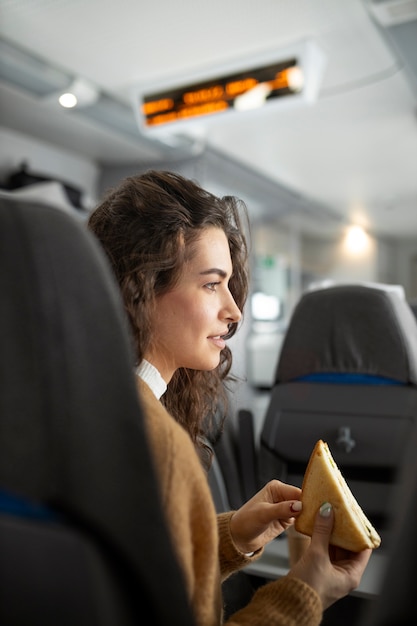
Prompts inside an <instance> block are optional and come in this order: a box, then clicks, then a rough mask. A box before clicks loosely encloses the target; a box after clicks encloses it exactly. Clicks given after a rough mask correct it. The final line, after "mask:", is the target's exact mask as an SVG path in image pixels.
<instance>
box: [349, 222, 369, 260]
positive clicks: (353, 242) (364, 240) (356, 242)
mask: <svg viewBox="0 0 417 626" xmlns="http://www.w3.org/2000/svg"><path fill="white" fill-rule="evenodd" d="M344 242H345V247H346V250H347V251H348V252H350V253H351V254H360V253H361V252H364V251H365V250H366V248H367V247H368V246H369V236H368V235H367V233H366V232H365V230H364V229H363V228H362V226H349V228H348V230H347V232H346V235H345V240H344Z"/></svg>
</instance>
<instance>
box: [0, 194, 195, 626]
mask: <svg viewBox="0 0 417 626" xmlns="http://www.w3.org/2000/svg"><path fill="white" fill-rule="evenodd" d="M0 294H1V297H0V329H1V330H0V332H1V350H0V492H4V493H8V494H11V495H12V496H17V497H18V498H22V499H23V500H25V501H27V502H28V503H30V504H32V503H35V504H37V505H41V506H43V507H45V508H46V509H47V510H52V511H54V512H58V513H59V514H60V515H61V516H62V517H61V519H59V520H58V521H52V522H49V521H42V520H39V519H31V518H29V517H28V518H25V516H23V517H21V516H19V515H18V516H16V515H15V514H13V513H12V512H10V511H7V510H6V511H4V510H3V511H1V512H0V518H1V524H0V539H1V541H0V623H1V624H7V625H8V626H17V625H18V626H26V624H27V625H28V626H37V625H38V624H39V625H42V626H49V625H51V626H52V624H54V626H57V625H58V624H59V625H60V626H63V625H65V624H70V623H71V620H72V624H77V625H79V624H84V623H85V624H89V626H94V625H95V624H97V625H100V626H105V625H106V624H108V625H109V626H114V625H115V624H117V626H124V625H125V624H138V623H142V622H143V620H144V615H146V614H147V618H146V619H147V622H146V623H149V624H161V625H162V624H163V625H166V624H178V625H181V626H184V624H191V623H192V620H191V616H190V613H189V610H188V606H187V602H186V598H185V591H184V587H183V585H182V579H181V575H180V571H179V568H178V566H177V563H176V561H175V560H174V557H173V552H172V549H171V544H170V540H169V537H168V533H167V529H166V526H165V520H164V518H163V511H162V509H161V505H160V502H159V499H158V486H157V481H156V479H155V474H154V471H153V466H152V461H151V457H150V452H149V450H148V447H147V441H146V437H145V431H144V424H143V420H142V414H141V409H140V406H139V401H138V398H137V392H136V385H135V380H134V375H133V369H132V363H133V359H132V355H131V352H130V345H129V340H128V333H127V327H126V321H125V316H124V313H123V309H122V306H121V302H120V296H119V290H118V288H117V287H116V284H115V283H114V282H113V277H112V275H111V273H110V270H109V268H108V266H107V262H106V260H105V258H104V255H103V254H102V252H101V249H99V246H98V244H97V243H96V241H95V240H93V237H92V235H91V234H90V233H89V232H87V229H86V226H85V225H84V224H83V223H81V222H80V221H79V220H77V219H76V218H73V217H72V216H71V215H69V214H67V213H65V212H63V211H61V210H59V209H55V208H51V207H42V206H37V205H30V204H24V203H21V202H18V201H12V200H4V199H3V200H1V204H0ZM12 546H14V548H15V549H14V550H13V549H11V547H12ZM68 546H70V549H68ZM71 546H72V548H71ZM70 555H72V557H73V558H70ZM57 581H61V582H62V581H66V583H65V584H64V583H63V582H62V584H57ZM81 588H82V589H83V590H84V592H85V593H84V596H85V597H84V599H83V597H82V593H81V591H82V589H81ZM34 590H36V593H34ZM57 598H58V601H56V599H57ZM52 606H53V607H54V610H55V612H53V611H52V612H51V610H50V609H51V607H52ZM77 607H78V608H77ZM74 612H75V614H74Z"/></svg>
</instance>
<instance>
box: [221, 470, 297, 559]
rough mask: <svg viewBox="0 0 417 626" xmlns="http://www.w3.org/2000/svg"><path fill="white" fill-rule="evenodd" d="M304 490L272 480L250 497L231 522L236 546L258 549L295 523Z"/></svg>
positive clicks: (251, 550)
mask: <svg viewBox="0 0 417 626" xmlns="http://www.w3.org/2000/svg"><path fill="white" fill-rule="evenodd" d="M300 496H301V489H299V488H298V487H293V486H292V485H287V484H285V483H282V482H281V481H279V480H271V481H270V482H269V483H267V484H266V485H265V487H263V489H261V490H260V491H258V493H256V494H255V495H254V496H253V497H252V498H251V499H250V500H248V501H247V502H246V503H245V504H244V505H243V506H242V507H240V509H239V510H238V511H236V512H235V513H234V514H233V516H232V518H231V521H230V530H231V533H232V538H233V541H234V543H235V545H236V547H237V548H238V549H239V550H240V551H241V552H243V553H245V554H247V553H250V552H256V551H257V550H259V549H260V548H263V546H264V545H265V544H267V543H269V542H270V541H272V539H274V538H275V537H277V536H278V535H280V534H281V533H282V532H283V531H284V530H286V529H287V528H288V526H291V524H293V523H294V518H295V517H296V516H297V515H298V514H299V513H300V511H301V502H300Z"/></svg>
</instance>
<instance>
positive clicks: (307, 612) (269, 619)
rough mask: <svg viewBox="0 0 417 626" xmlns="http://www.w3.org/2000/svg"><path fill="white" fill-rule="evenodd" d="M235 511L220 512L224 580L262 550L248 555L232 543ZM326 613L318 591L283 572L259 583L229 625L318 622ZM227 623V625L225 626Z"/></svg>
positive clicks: (308, 624) (295, 625) (301, 625)
mask: <svg viewBox="0 0 417 626" xmlns="http://www.w3.org/2000/svg"><path fill="white" fill-rule="evenodd" d="M232 515H233V511H230V512H228V513H220V514H218V515H217V526H218V529H219V561H220V571H221V576H222V580H225V579H226V578H227V577H228V576H229V575H230V574H231V573H232V572H234V571H237V570H240V569H242V568H244V567H245V566H246V565H248V564H249V563H250V562H251V561H253V560H255V559H257V558H259V556H260V555H261V554H262V552H263V550H259V551H257V552H255V554H254V555H253V556H252V557H247V556H245V555H244V554H242V553H241V552H239V550H237V548H236V546H235V545H234V543H233V539H232V536H231V534H230V518H231V517H232ZM322 616H323V612H322V604H321V600H320V598H319V596H318V595H317V593H316V592H315V591H314V590H313V589H312V588H311V587H310V586H309V585H307V584H306V583H304V582H303V581H301V580H299V579H298V578H288V577H286V576H284V577H283V578H281V579H279V580H275V581H272V582H270V583H267V584H266V585H263V586H262V587H260V588H259V589H258V590H257V591H256V593H255V594H254V596H253V598H252V600H251V602H250V603H249V604H248V605H246V606H245V607H244V608H243V609H241V610H240V611H238V612H236V613H235V614H234V615H232V616H231V617H230V618H229V620H228V621H227V622H226V624H227V626H246V625H248V626H249V625H250V626H264V625H265V624H268V626H318V625H319V624H320V623H321V620H322ZM226 624H225V626H226Z"/></svg>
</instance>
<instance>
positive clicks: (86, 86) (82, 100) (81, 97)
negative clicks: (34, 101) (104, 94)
mask: <svg viewBox="0 0 417 626" xmlns="http://www.w3.org/2000/svg"><path fill="white" fill-rule="evenodd" d="M98 97H99V92H98V90H97V89H96V87H94V85H92V84H91V83H89V82H88V81H87V80H85V79H84V78H76V79H75V80H74V81H73V83H72V84H71V85H70V86H69V87H68V89H66V90H65V92H63V93H61V94H60V95H59V98H58V101H59V104H60V105H61V106H63V107H65V108H68V109H72V108H73V107H75V106H77V107H85V106H90V105H92V104H94V103H95V102H96V101H97V99H98Z"/></svg>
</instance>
